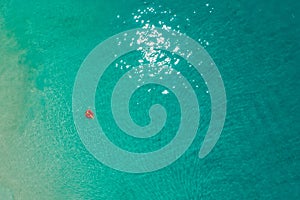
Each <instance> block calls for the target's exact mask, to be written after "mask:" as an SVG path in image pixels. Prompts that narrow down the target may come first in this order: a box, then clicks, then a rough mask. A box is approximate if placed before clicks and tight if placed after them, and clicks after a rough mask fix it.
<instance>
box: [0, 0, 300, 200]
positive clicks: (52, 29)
mask: <svg viewBox="0 0 300 200" xmlns="http://www.w3.org/2000/svg"><path fill="white" fill-rule="evenodd" d="M299 10H300V3H299V1H296V0H287V1H279V0H272V1H259V0H254V1H244V0H242V1H237V0H234V1H229V0H225V1H218V0H207V1H202V0H200V1H196V0H188V1H183V0H177V1H174V0H170V1H156V0H155V1H147V0H144V1H138V0H129V1H123V0H111V1H102V0H92V1H82V0H78V1H71V0H63V1H56V0H53V1H45V0H41V1H22V0H1V1H0V111H1V115H0V199H114V200H115V199H124V200H125V199H126V200H128V199H299V197H300V189H299V188H300V176H299V171H300V157H299V156H300V135H299V130H300V122H299V119H300V116H299V113H300V106H299V97H300V94H299V93H300V90H299V87H300V77H299V74H300V70H299V63H300V59H299V58H300V43H299V41H300V15H299ZM146 24H149V25H154V26H156V27H163V25H165V26H167V27H170V28H171V29H174V30H177V31H180V32H181V33H184V34H186V35H188V36H190V37H191V38H193V39H194V40H196V41H198V42H199V43H200V44H201V45H202V46H203V47H204V48H205V49H206V50H207V52H208V53H209V54H210V56H211V57H212V58H213V60H214V62H215V63H216V65H217V66H218V69H219V71H220V73H221V75H222V78H223V81H224V85H225V88H226V95H227V116H226V122H225V126H224V129H223V132H222V135H221V137H220V139H219V141H218V143H217V145H216V146H215V148H214V149H213V151H212V152H211V153H210V154H209V155H208V156H207V157H205V158H204V159H199V157H198V152H199V148H200V146H201V143H202V141H203V138H204V136H205V133H206V131H207V127H208V124H209V120H210V114H211V113H210V112H211V111H210V108H209V107H210V99H209V91H207V88H206V85H205V83H204V82H203V80H202V78H201V76H196V75H194V74H195V73H194V72H195V71H192V69H191V68H190V67H189V66H188V64H187V63H185V62H184V61H180V62H179V64H178V66H177V67H178V69H180V70H181V72H182V74H183V75H185V76H188V77H189V79H190V80H191V84H192V85H193V88H194V90H195V93H196V94H197V96H198V99H199V102H200V112H201V120H200V126H199V130H198V132H197V136H196V138H195V140H194V142H193V144H192V145H191V146H190V148H189V149H188V150H187V151H186V152H185V154H184V155H183V156H182V157H181V158H179V159H178V160H177V161H176V162H174V163H173V164H172V165H170V166H167V167H166V168H163V169H161V170H158V171H155V172H151V173H143V174H130V173H125V172H120V171H117V170H114V169H111V168H109V167H107V166H105V165H103V164H102V163H101V162H99V161H98V160H96V159H95V158H94V157H93V156H92V155H91V154H90V153H89V152H88V151H87V150H86V148H85V146H84V145H83V144H82V142H81V140H80V137H79V135H78V133H77V131H76V128H75V125H74V121H73V117H72V92H73V84H74V82H75V78H76V74H77V71H78V70H79V68H80V65H81V63H82V62H83V60H84V59H85V57H86V56H87V55H88V54H89V52H90V51H91V50H92V49H93V48H94V47H95V46H96V45H98V44H99V43H100V42H102V41H104V40H105V39H107V38H108V37H110V36H113V35H115V34H117V33H119V32H122V31H126V30H129V29H132V28H139V27H143V26H145V25H146ZM122 59H123V60H122ZM122 59H119V60H117V61H116V62H115V63H113V64H112V65H111V66H110V67H109V69H108V70H107V71H106V73H105V74H104V76H103V79H102V80H101V82H100V83H99V87H98V89H97V93H96V102H97V103H96V107H97V111H96V112H97V116H99V119H97V120H99V122H101V124H102V125H103V128H104V130H105V131H106V133H107V135H108V137H109V138H110V140H111V141H113V142H114V143H115V144H117V145H119V146H122V148H124V149H126V150H129V151H134V152H149V151H153V150H155V149H159V148H160V147H162V146H164V145H165V144H167V143H168V141H170V140H171V139H172V138H173V137H174V135H175V134H176V130H177V128H178V126H179V123H180V111H179V107H178V106H179V105H178V102H177V100H176V97H175V96H174V95H172V94H171V93H170V94H168V95H164V94H163V91H165V89H166V88H164V87H161V86H158V85H152V86H147V87H146V86H145V87H142V88H141V89H140V90H137V92H136V93H134V95H133V96H132V100H131V102H130V105H131V114H132V118H133V119H134V120H135V121H136V123H138V124H140V125H146V124H147V123H148V122H149V118H148V116H147V110H148V109H149V106H151V105H152V104H154V103H160V104H162V105H164V106H165V108H166V110H167V111H168V112H169V113H170V114H169V116H171V117H169V118H168V121H167V123H166V128H165V129H163V131H162V132H161V133H160V134H159V135H158V136H157V137H154V138H150V140H135V139H133V138H130V137H128V136H126V135H125V134H124V133H122V131H121V130H120V129H119V128H118V127H117V125H116V124H115V122H114V119H113V118H112V115H111V110H110V105H109V104H110V94H111V89H112V88H113V86H114V85H115V84H116V82H117V80H118V78H119V77H120V76H121V75H122V74H123V73H125V71H126V70H127V68H126V66H127V65H128V63H129V64H132V63H134V62H135V59H136V57H135V56H132V57H130V55H129V56H128V57H124V58H122ZM124 62H125V63H124ZM175 62H176V60H175ZM101 86H103V87H101ZM149 90H151V91H152V93H149V92H148V91H149Z"/></svg>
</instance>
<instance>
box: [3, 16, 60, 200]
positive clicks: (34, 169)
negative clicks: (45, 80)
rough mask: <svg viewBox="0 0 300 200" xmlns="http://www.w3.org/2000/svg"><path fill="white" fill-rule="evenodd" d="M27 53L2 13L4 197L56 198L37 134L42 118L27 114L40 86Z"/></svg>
mask: <svg viewBox="0 0 300 200" xmlns="http://www.w3.org/2000/svg"><path fill="white" fill-rule="evenodd" d="M25 53H26V52H25V51H22V50H18V44H17V42H16V41H15V39H14V36H13V35H11V34H10V33H9V32H7V31H6V30H5V29H4V23H3V19H2V18H1V17H0V199H3V198H8V197H9V196H11V197H13V198H14V199H55V195H54V194H53V189H52V188H51V187H52V186H53V185H55V183H54V180H52V178H51V177H52V176H53V175H54V173H53V174H52V175H50V172H49V169H48V168H47V163H49V161H48V162H44V160H47V156H45V158H44V157H43V156H41V155H43V153H45V152H44V150H43V151H41V150H39V148H38V145H39V143H40V141H39V139H36V138H35V135H37V134H38V132H41V130H40V129H39V128H37V125H36V123H39V122H37V121H41V120H37V119H38V116H34V117H33V118H32V119H27V118H26V115H27V116H28V107H29V106H34V107H39V105H37V104H36V102H28V100H27V101H26V98H27V97H28V96H30V95H34V93H35V92H36V89H34V88H33V87H32V84H31V83H30V81H28V73H29V70H28V69H29V68H28V67H27V66H25V65H24V64H23V62H22V61H21V60H22V57H23V56H24V54H25ZM28 93H29V95H28ZM30 93H31V94H30ZM28 99H31V100H32V99H34V98H32V97H30V98H28ZM37 109H38V108H37ZM33 115H34V113H33ZM35 115H36V113H35ZM38 130H39V131H38ZM1 195H2V196H1Z"/></svg>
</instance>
